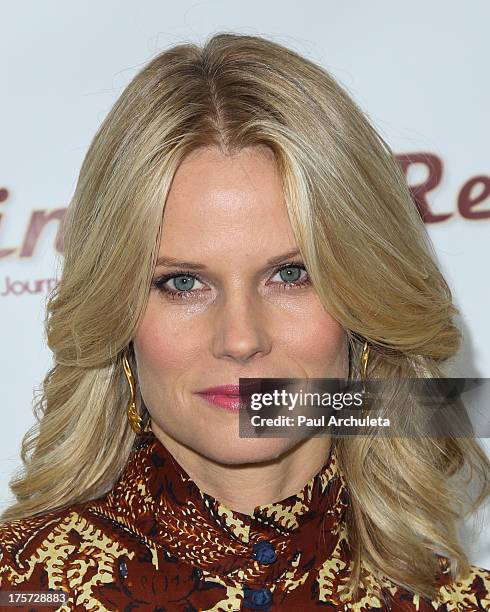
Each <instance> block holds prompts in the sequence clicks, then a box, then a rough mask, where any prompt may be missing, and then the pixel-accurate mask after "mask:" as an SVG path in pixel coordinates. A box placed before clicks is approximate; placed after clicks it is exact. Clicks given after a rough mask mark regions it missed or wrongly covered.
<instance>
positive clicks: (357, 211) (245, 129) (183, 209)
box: [0, 34, 490, 611]
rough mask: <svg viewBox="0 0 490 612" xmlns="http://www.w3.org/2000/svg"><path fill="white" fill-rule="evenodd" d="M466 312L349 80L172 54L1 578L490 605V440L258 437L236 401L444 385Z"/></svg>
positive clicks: (49, 407) (132, 596) (237, 604)
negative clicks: (464, 535) (466, 529)
mask: <svg viewBox="0 0 490 612" xmlns="http://www.w3.org/2000/svg"><path fill="white" fill-rule="evenodd" d="M456 312H457V311H456V309H455V307H454V306H453V304H452V301H451V293H450V290H449V288H448V286H447V284H446V282H445V280H444V279H443V277H442V275H441V273H440V271H439V269H438V267H437V265H436V263H435V261H434V257H433V253H432V251H431V247H430V242H429V241H428V239H427V235H426V233H425V229H424V226H423V223H422V221H421V220H420V217H419V215H418V213H417V210H416V208H415V206H414V205H413V202H412V200H411V198H410V194H409V191H408V188H407V186H406V183H405V181H404V177H403V175H402V174H401V171H400V169H399V168H398V166H397V163H396V161H395V160H394V157H393V154H392V153H391V151H390V149H389V148H388V146H387V145H386V144H385V143H384V141H383V140H382V139H381V138H380V137H379V136H378V135H377V133H376V132H375V130H374V129H373V128H372V127H371V126H370V124H369V122H368V121H367V119H366V117H365V116H364V115H363V113H362V112H361V111H360V110H359V108H358V107H357V106H356V105H355V103H354V102H353V101H352V100H351V99H350V98H349V96H348V95H347V94H346V93H345V91H344V90H343V89H342V88H341V87H340V86H339V85H338V84H337V83H336V82H335V81H334V80H333V79H332V77H331V76H330V75H329V74H327V73H326V72H325V71H324V70H322V69H321V68H320V67H318V66H316V65H314V64H312V63H311V62H309V61H308V60H306V59H303V58H301V57H300V56H298V55H297V54H295V53H294V52H292V51H289V50H287V49H285V48H283V47H281V46H279V45H277V44H274V43H272V42H269V41H267V40H264V39H262V38H258V37H252V36H240V35H232V34H221V35H217V36H214V37H213V38H211V39H210V40H209V41H208V42H207V43H206V45H205V46H204V47H203V48H199V47H197V46H194V45H191V44H183V45H179V46H176V47H173V48H171V49H169V50H167V51H165V52H163V53H161V54H160V55H159V56H158V57H156V58H155V59H154V60H152V61H151V62H150V63H149V64H148V65H147V66H146V67H145V68H144V69H143V70H142V71H141V72H140V73H139V74H138V75H137V76H136V77H135V78H134V80H133V81H132V82H131V83H130V84H129V85H128V87H127V88H126V90H125V91H124V92H123V94H122V95H121V97H120V98H119V100H118V101H117V102H116V104H115V106H114V107H113V109H112V110H111V112H110V113H109V115H108V117H107V118H106V119H105V121H104V122H103V124H102V125H101V127H100V129H99V130H98V132H97V134H96V136H95V138H94V140H93V142H92V144H91V146H90V149H89V151H88V154H87V156H86V159H85V161H84V163H83V166H82V169H81V173H80V177H79V181H78V184H77V188H76V191H75V195H74V198H73V201H72V203H71V206H70V208H69V211H68V216H67V220H66V225H65V233H64V268H63V273H62V275H61V279H60V282H59V286H58V288H57V290H56V291H55V293H54V294H53V295H52V296H51V299H50V302H49V305H48V317H47V338H48V345H49V347H50V348H51V350H52V351H53V353H54V358H55V364H54V366H53V368H52V369H51V370H50V372H49V373H48V375H47V377H46V379H45V381H44V394H43V397H42V399H41V400H40V402H39V404H38V406H37V409H38V410H39V412H40V418H39V423H38V425H36V427H35V428H34V429H33V430H32V431H31V432H29V433H28V435H27V436H26V438H25V439H24V441H23V447H22V459H23V461H24V463H25V471H24V473H23V474H21V475H19V476H18V477H17V478H16V479H15V480H13V481H12V482H11V488H12V491H13V492H14V494H15V495H16V498H17V501H16V503H15V504H13V505H12V506H11V507H10V508H8V509H7V510H6V511H5V512H4V513H3V517H2V518H3V525H2V531H1V548H2V551H1V552H2V560H1V563H0V576H1V581H2V582H1V589H2V591H15V592H18V591H47V590H48V589H52V590H55V591H65V592H66V593H67V603H65V604H64V605H63V606H61V607H60V608H59V609H62V610H126V609H141V610H168V611H173V610H186V611H190V610H247V609H251V610H281V611H283V610H284V611H288V610H295V611H298V610H313V609H315V610H316V609H317V608H319V607H321V606H326V609H330V610H346V609H348V610H363V611H364V610H419V611H420V610H434V609H436V610H441V611H442V610H456V609H457V610H484V609H488V606H490V595H489V587H490V572H489V571H488V570H484V569H482V568H478V567H475V566H470V565H469V564H468V560H467V557H466V555H465V553H464V550H463V548H462V547H461V544H460V543H459V541H458V538H457V521H458V519H459V518H460V517H461V516H462V514H463V512H464V509H465V508H464V502H465V501H466V500H465V496H464V495H463V493H462V491H463V492H464V491H466V486H465V488H462V487H461V478H462V476H463V474H464V472H465V469H466V468H471V469H472V471H473V475H474V476H477V477H479V478H478V480H479V484H480V494H479V496H478V497H477V499H475V500H473V502H474V506H475V507H476V506H477V505H478V503H479V502H481V501H482V500H483V499H485V497H486V496H487V495H488V492H489V482H488V474H489V462H488V459H487V458H486V456H485V454H484V453H483V452H482V450H481V449H480V447H479V446H478V445H477V443H476V442H475V441H474V440H472V439H464V438H456V439H450V438H445V439H442V438H441V439H431V438H419V439H416V440H414V439H410V438H407V437H403V436H401V437H397V438H393V437H388V436H377V435H366V436H348V437H345V438H334V437H331V436H316V437H307V438H304V439H302V440H300V441H298V440H293V439H292V438H284V437H281V438H256V439H253V438H242V437H240V435H239V427H238V415H237V411H236V410H235V409H234V408H235V407H236V403H237V399H236V394H237V385H238V382H239V378H240V377H243V378H249V377H250V378H254V377H259V378H280V377H284V378H302V379H303V378H336V377H337V378H347V377H349V378H351V379H359V378H362V377H366V378H395V379H400V380H401V379H402V378H408V377H416V376H427V377H438V376H442V373H441V369H440V368H441V366H442V365H443V364H444V362H445V361H446V360H447V359H448V358H450V357H451V356H452V355H454V353H455V352H456V350H457V348H458V345H459V342H460V332H459V330H458V329H457V328H456V327H455V325H454V323H453V321H452V317H453V315H454V314H455V313H456ZM216 387H219V388H218V389H216ZM233 396H235V399H233ZM126 406H127V410H126V409H125V407H126Z"/></svg>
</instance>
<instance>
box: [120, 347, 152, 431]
mask: <svg viewBox="0 0 490 612" xmlns="http://www.w3.org/2000/svg"><path fill="white" fill-rule="evenodd" d="M122 362H123V368H124V373H125V374H126V378H127V379H128V384H129V389H130V393H131V399H130V400H129V403H128V407H127V415H128V421H129V424H130V425H131V429H132V430H133V431H134V432H135V433H137V434H142V433H145V432H147V431H151V426H150V421H148V423H147V424H146V426H144V425H143V419H142V418H141V416H140V415H139V414H138V410H137V409H136V401H135V383H134V376H133V373H132V371H131V367H130V365H129V362H128V358H127V356H126V353H124V355H123V360H122Z"/></svg>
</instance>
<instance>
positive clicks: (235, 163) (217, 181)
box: [161, 147, 295, 254]
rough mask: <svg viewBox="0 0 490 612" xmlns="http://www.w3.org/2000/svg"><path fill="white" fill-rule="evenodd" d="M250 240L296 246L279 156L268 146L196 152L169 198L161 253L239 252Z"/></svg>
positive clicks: (186, 162)
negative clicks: (193, 249) (193, 250)
mask: <svg viewBox="0 0 490 612" xmlns="http://www.w3.org/2000/svg"><path fill="white" fill-rule="evenodd" d="M244 242H246V243H248V246H249V247H251V246H252V245H254V244H256V245H257V246H259V245H260V248H264V247H266V246H267V244H268V245H270V246H271V248H273V249H274V248H276V247H277V248H283V247H286V248H287V247H288V246H292V245H295V241H294V238H293V236H292V231H291V226H290V223H289V218H288V215H287V209H286V205H285V201H284V196H283V191H282V183H281V177H280V175H279V172H278V169H277V165H276V161H275V157H274V154H273V153H272V151H271V150H270V149H268V148H266V147H260V148H259V147H253V148H246V149H242V150H240V151H239V152H237V153H234V154H233V155H229V154H225V153H223V152H222V151H220V150H218V149H216V148H202V149H198V150H196V151H193V152H192V153H191V154H190V155H188V156H187V157H186V158H185V159H184V161H183V162H182V163H181V165H180V166H179V168H178V170H177V172H176V174H175V176H174V179H173V182H172V185H171V188H170V191H169V194H168V198H167V201H166V204H165V210H164V214H163V231H162V242H161V250H164V251H165V252H166V253H167V251H168V250H169V249H170V250H175V249H177V248H180V250H182V248H185V249H186V250H189V249H191V248H192V247H193V245H195V246H196V248H197V247H198V246H200V247H202V248H205V249H206V250H207V251H210V250H211V248H212V247H213V246H215V247H216V249H231V250H233V249H234V247H243V243H244ZM191 243H192V244H191ZM167 254H169V253H167Z"/></svg>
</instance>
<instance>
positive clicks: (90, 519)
mask: <svg viewBox="0 0 490 612" xmlns="http://www.w3.org/2000/svg"><path fill="white" fill-rule="evenodd" d="M138 550H139V542H138V538H137V537H135V534H134V533H133V532H132V531H130V530H129V529H126V530H125V529H124V526H120V525H118V523H117V522H116V521H112V520H111V519H110V518H109V517H101V516H98V514H97V513H93V512H90V511H87V510H86V508H85V506H84V505H83V504H80V505H74V506H71V507H68V508H65V509H64V510H59V511H56V512H50V513H47V514H43V515H38V516H34V517H28V518H24V519H19V520H16V521H11V522H7V523H4V524H2V525H0V590H15V591H47V590H49V589H53V590H57V591H58V590H59V591H61V590H64V591H69V592H70V591H72V587H73V588H75V587H76V585H78V586H80V585H81V582H83V581H84V580H85V581H86V580H92V579H93V580H98V579H102V581H105V580H112V579H113V577H114V575H115V574H116V573H117V571H118V568H119V559H120V558H122V557H123V556H124V555H129V556H131V557H132V556H134V554H136V552H137V551H138ZM102 575H104V576H103V577H102V578H101V576H102ZM82 578H83V580H82Z"/></svg>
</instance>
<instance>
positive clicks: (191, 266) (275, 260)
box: [156, 249, 300, 270]
mask: <svg viewBox="0 0 490 612" xmlns="http://www.w3.org/2000/svg"><path fill="white" fill-rule="evenodd" d="M297 255H300V251H299V249H294V250H292V251H288V252H287V253H283V254H282V255H277V256H276V257H271V259H269V260H268V261H267V264H266V265H268V266H274V265H277V264H280V263H282V262H283V261H285V260H286V259H291V258H292V257H296V256H297ZM156 265H157V267H159V266H168V267H170V266H175V267H177V268H186V269H188V270H206V268H207V266H205V265H204V264H199V263H195V262H193V261H180V260H178V259H175V258H174V257H159V258H158V259H157V263H156Z"/></svg>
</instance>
